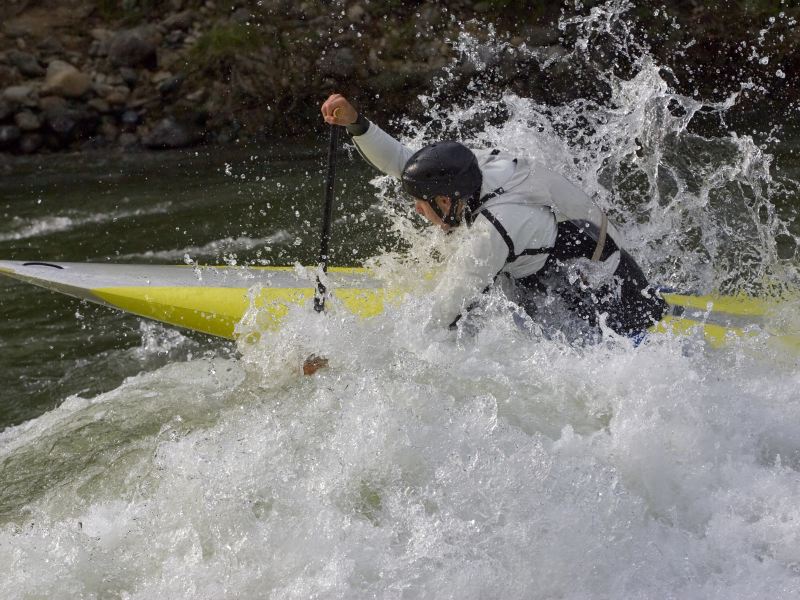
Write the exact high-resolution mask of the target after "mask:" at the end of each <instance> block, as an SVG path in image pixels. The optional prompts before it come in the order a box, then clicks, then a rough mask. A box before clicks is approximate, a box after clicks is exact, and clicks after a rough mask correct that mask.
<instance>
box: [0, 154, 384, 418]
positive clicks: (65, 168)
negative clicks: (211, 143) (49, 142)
mask: <svg viewBox="0 0 800 600" xmlns="http://www.w3.org/2000/svg"><path fill="white" fill-rule="evenodd" d="M324 148H325V143H324V141H320V142H319V143H315V142H313V141H309V142H305V143H301V144H296V145H294V146H293V147H287V146H285V145H276V146H274V147H270V148H260V149H252V150H249V151H243V150H239V149H233V150H231V149H200V150H196V151H194V150H193V151H188V152H180V153H161V154H128V155H125V154H114V155H108V156H106V155H101V154H91V155H81V156H46V157H36V158H30V159H13V160H12V159H7V158H6V159H4V160H5V161H6V162H5V163H0V165H2V166H0V173H2V178H0V212H2V224H1V225H0V256H2V257H3V259H9V260H31V259H48V260H53V261H95V262H103V261H113V262H137V263H166V264H181V263H183V262H184V261H185V259H186V256H189V257H190V258H191V259H192V260H195V261H198V262H201V263H207V264H213V263H220V264H221V263H223V262H224V261H227V262H232V261H233V260H236V261H237V262H238V263H239V264H242V263H245V262H253V261H257V260H262V261H267V260H268V261H270V262H271V263H272V264H293V263H295V262H301V263H304V264H313V263H314V262H315V261H316V258H317V254H318V252H319V232H320V227H321V216H322V195H323V187H324V186H323V178H324V173H323V166H324V160H325V157H324ZM372 176H374V172H373V171H372V170H371V169H370V168H369V167H368V166H366V165H364V164H363V162H362V161H361V160H360V159H358V160H356V159H350V158H348V156H347V155H346V153H344V152H343V153H342V155H341V156H340V160H339V170H338V185H337V188H338V189H337V192H338V197H337V205H336V208H335V214H334V218H335V219H336V220H337V222H336V227H335V231H334V239H333V243H332V257H333V258H332V260H333V262H334V263H335V264H340V265H346V264H358V263H359V260H360V257H364V256H369V255H371V254H372V253H374V251H376V250H377V249H378V246H379V243H380V241H381V240H380V238H379V237H377V236H375V235H374V232H375V231H376V226H377V225H378V223H377V222H376V221H377V220H378V219H380V216H379V213H377V212H376V211H370V210H368V208H369V206H370V205H371V204H373V203H374V202H375V198H374V193H373V192H372V191H371V186H369V184H368V181H369V179H370V178H371V177H372ZM350 215H353V217H350ZM176 335H177V334H176V333H175V332H173V331H170V330H168V329H167V328H162V327H161V326H159V325H150V324H148V325H142V322H141V321H140V320H139V319H137V318H135V317H132V316H128V315H124V314H121V313H118V312H115V311H111V310H107V309H104V308H102V307H98V306H93V305H89V304H86V303H82V302H79V301H77V300H74V299H71V298H68V297H65V296H61V295H58V294H53V293H50V292H47V291H45V290H42V289H39V288H35V287H32V286H29V285H26V284H22V283H19V282H16V281H13V280H10V279H7V278H1V279H0V365H2V369H0V390H2V391H0V429H2V427H4V426H8V425H10V424H15V423H19V422H21V421H24V420H26V419H29V418H31V417H34V416H36V415H38V414H41V413H42V412H44V411H46V410H49V409H50V408H53V407H54V406H56V405H57V404H58V403H60V402H61V401H62V400H63V399H64V398H66V397H67V396H69V395H70V394H81V395H87V394H88V395H93V394H96V393H98V392H101V391H105V390H108V389H113V388H114V387H116V386H117V385H119V383H120V382H121V380H122V379H123V378H125V377H127V376H129V375H133V374H136V373H138V372H140V371H142V370H147V369H152V368H156V367H158V366H160V365H161V364H164V363H165V362H167V361H170V360H175V359H178V358H182V357H184V358H185V357H186V356H188V355H191V354H192V353H194V354H195V355H196V354H197V353H203V352H212V353H214V352H225V351H226V350H227V349H228V346H227V345H226V344H225V343H224V342H222V341H220V340H217V339H211V338H206V337H205V336H202V335H195V334H187V336H188V337H186V338H181V339H180V340H179V341H178V342H176V341H175V339H167V338H169V336H173V338H174V337H175V336H176ZM165 336H166V338H165ZM178 337H180V336H178ZM148 343H152V344H156V346H157V348H156V351H155V352H150V351H141V349H142V348H143V344H144V346H145V347H146V346H147V344H148ZM159 345H160V346H159ZM159 348H163V351H159Z"/></svg>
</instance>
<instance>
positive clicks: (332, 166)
mask: <svg viewBox="0 0 800 600" xmlns="http://www.w3.org/2000/svg"><path fill="white" fill-rule="evenodd" d="M338 143H339V127H337V126H336V125H331V126H330V142H329V144H328V172H327V175H326V177H325V211H324V213H323V215H322V239H321V240H320V244H319V267H320V268H321V269H322V272H323V273H326V272H327V271H328V252H329V250H328V246H329V245H330V240H331V220H332V218H333V195H334V194H333V190H334V184H335V183H336V147H337V145H338ZM326 291H327V290H326V289H325V284H324V283H323V282H322V278H321V277H320V275H319V274H318V275H317V293H316V295H315V296H314V310H316V311H317V312H322V311H323V310H325V293H326Z"/></svg>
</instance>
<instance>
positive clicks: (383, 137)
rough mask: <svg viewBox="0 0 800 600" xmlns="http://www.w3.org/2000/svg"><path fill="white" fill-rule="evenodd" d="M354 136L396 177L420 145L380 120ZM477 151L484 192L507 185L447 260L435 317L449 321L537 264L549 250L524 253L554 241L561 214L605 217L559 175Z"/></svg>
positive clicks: (376, 162) (381, 167) (595, 219)
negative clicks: (500, 282)
mask: <svg viewBox="0 0 800 600" xmlns="http://www.w3.org/2000/svg"><path fill="white" fill-rule="evenodd" d="M353 141H354V142H355V144H356V146H357V147H358V149H359V150H360V152H361V154H362V155H363V156H364V158H366V159H367V160H368V161H369V162H370V163H372V164H373V165H374V166H375V167H376V168H377V169H379V170H380V171H382V172H384V173H386V174H387V175H391V176H392V177H396V178H398V179H399V178H400V177H401V175H402V172H403V169H404V167H405V165H406V163H407V162H408V159H409V158H410V157H411V155H412V154H413V153H414V151H413V150H411V149H410V148H407V147H406V146H404V145H403V144H401V143H400V142H399V141H397V140H396V139H394V138H393V137H391V136H390V135H389V134H387V133H386V132H385V131H383V130H382V129H381V128H380V127H378V126H377V125H375V124H374V123H370V125H369V128H368V129H367V131H366V132H365V133H364V134H362V135H355V136H353ZM473 152H474V153H475V156H476V157H477V159H478V165H479V166H480V169H481V173H482V175H483V183H482V185H481V198H483V197H484V196H486V195H487V194H491V193H492V192H497V191H498V190H502V192H501V193H499V194H498V195H496V196H494V197H491V198H490V199H488V200H487V201H486V202H485V203H484V204H483V205H481V206H480V207H479V208H478V210H477V211H475V212H476V213H477V217H476V218H475V220H474V222H473V223H472V226H471V227H470V228H469V232H468V234H467V235H463V236H461V240H460V241H461V243H460V244H459V245H458V248H457V250H456V251H455V252H454V253H453V254H452V255H451V256H450V257H449V259H448V261H447V265H446V267H445V272H444V273H443V276H442V278H441V280H440V282H439V284H438V285H437V289H436V298H437V301H436V302H435V304H434V308H433V318H434V320H435V321H437V322H438V323H439V324H441V325H443V326H445V327H446V326H448V325H449V324H451V323H452V322H453V321H455V320H456V318H457V317H458V316H459V314H461V312H462V311H463V310H464V309H465V308H466V306H467V305H468V304H469V303H470V302H471V301H473V300H474V299H475V298H476V297H478V296H479V295H480V293H481V292H482V291H483V290H484V289H485V288H486V287H487V286H489V285H491V284H492V282H493V281H494V279H495V278H496V277H497V275H498V274H500V273H507V274H508V275H509V276H510V277H512V278H513V279H520V278H522V277H526V276H528V275H532V274H534V273H536V272H538V271H539V270H540V269H541V268H542V267H543V266H544V264H545V261H546V260H547V256H548V254H547V253H541V254H532V255H521V256H520V254H521V253H522V252H523V251H524V250H527V249H531V250H534V249H540V248H543V249H546V248H552V246H553V243H554V242H555V240H556V233H557V222H558V221H563V220H587V221H590V222H592V223H594V224H596V225H599V223H600V220H601V219H602V212H600V210H599V208H597V206H596V205H595V204H594V203H593V202H592V200H591V199H590V198H589V197H588V196H587V195H586V194H585V193H584V192H583V191H581V190H580V189H578V188H577V187H575V186H574V185H572V184H571V183H569V182H568V181H567V180H566V179H565V178H564V177H562V176H561V175H559V174H557V173H554V172H552V171H548V170H547V169H545V168H543V167H541V166H540V165H536V164H533V163H531V162H529V161H527V160H525V159H519V158H514V157H513V156H511V155H509V154H506V153H498V152H497V151H490V150H473ZM486 213H489V216H490V217H491V218H492V220H493V221H494V223H492V222H491V221H490V220H489V218H487V215H486ZM503 230H504V231H505V233H506V235H505V236H504V235H503V233H502V231H503ZM608 233H609V235H610V236H611V237H612V238H614V240H615V242H616V241H617V240H618V239H619V236H618V235H617V234H616V231H614V229H613V228H611V227H609V232H608ZM512 248H513V252H514V254H515V255H516V256H518V257H517V258H516V259H515V260H509V258H510V251H511V249H512Z"/></svg>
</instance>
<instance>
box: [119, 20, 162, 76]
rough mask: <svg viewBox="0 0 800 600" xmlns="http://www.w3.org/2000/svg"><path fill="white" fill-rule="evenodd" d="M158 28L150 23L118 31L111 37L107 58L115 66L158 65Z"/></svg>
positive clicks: (150, 67) (150, 66)
mask: <svg viewBox="0 0 800 600" xmlns="http://www.w3.org/2000/svg"><path fill="white" fill-rule="evenodd" d="M159 41H160V36H159V34H158V30H157V29H156V28H155V27H153V26H152V25H144V26H142V27H137V28H135V29H128V30H126V31H120V32H118V33H116V34H114V36H113V37H112V38H111V41H110V43H109V46H108V58H109V60H110V61H111V64H112V65H114V66H115V67H138V66H144V67H147V68H149V69H155V68H156V67H157V66H158V55H157V52H158V43H159Z"/></svg>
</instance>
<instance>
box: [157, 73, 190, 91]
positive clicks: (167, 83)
mask: <svg viewBox="0 0 800 600" xmlns="http://www.w3.org/2000/svg"><path fill="white" fill-rule="evenodd" d="M185 80H186V75H184V74H182V73H179V74H177V75H175V76H173V77H170V78H169V79H165V80H164V81H162V82H161V83H159V84H158V91H159V93H161V95H162V96H168V95H170V94H174V93H176V92H178V90H180V89H181V86H182V85H183V82H184V81H185Z"/></svg>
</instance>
